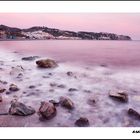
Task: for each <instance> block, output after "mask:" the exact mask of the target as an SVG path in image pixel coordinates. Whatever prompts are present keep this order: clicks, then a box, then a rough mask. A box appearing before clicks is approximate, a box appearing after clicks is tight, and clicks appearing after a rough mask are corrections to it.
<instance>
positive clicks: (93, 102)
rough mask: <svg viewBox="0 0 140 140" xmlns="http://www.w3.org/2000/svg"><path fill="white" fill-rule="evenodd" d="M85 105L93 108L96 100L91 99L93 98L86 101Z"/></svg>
mask: <svg viewBox="0 0 140 140" xmlns="http://www.w3.org/2000/svg"><path fill="white" fill-rule="evenodd" d="M87 103H88V104H89V105H91V106H93V105H95V103H96V100H95V99H93V98H92V99H88V101H87Z"/></svg>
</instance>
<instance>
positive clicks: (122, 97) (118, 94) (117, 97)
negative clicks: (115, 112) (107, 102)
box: [109, 91, 128, 103]
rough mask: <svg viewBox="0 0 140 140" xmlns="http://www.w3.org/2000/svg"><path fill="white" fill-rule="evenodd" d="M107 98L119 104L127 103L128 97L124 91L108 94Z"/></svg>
mask: <svg viewBox="0 0 140 140" xmlns="http://www.w3.org/2000/svg"><path fill="white" fill-rule="evenodd" d="M109 97H111V98H112V99H115V100H118V101H120V102H124V103H126V102H128V95H127V93H125V92H124V91H118V92H111V91H110V93H109Z"/></svg>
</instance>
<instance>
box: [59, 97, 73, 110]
mask: <svg viewBox="0 0 140 140" xmlns="http://www.w3.org/2000/svg"><path fill="white" fill-rule="evenodd" d="M59 103H60V105H61V106H63V107H65V108H67V109H70V110H71V109H74V103H73V102H72V101H71V99H69V98H67V97H63V96H62V97H60V102H59Z"/></svg>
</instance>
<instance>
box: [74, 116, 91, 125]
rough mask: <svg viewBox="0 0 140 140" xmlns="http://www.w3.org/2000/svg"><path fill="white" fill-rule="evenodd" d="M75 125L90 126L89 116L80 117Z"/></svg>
mask: <svg viewBox="0 0 140 140" xmlns="http://www.w3.org/2000/svg"><path fill="white" fill-rule="evenodd" d="M75 125H76V126H78V127H87V126H89V120H88V119H87V118H83V117H81V118H79V119H78V120H77V121H76V122H75Z"/></svg>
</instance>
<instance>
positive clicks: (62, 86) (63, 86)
mask: <svg viewBox="0 0 140 140" xmlns="http://www.w3.org/2000/svg"><path fill="white" fill-rule="evenodd" d="M57 87H59V88H65V87H66V86H65V85H63V84H61V85H58V86H57Z"/></svg>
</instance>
